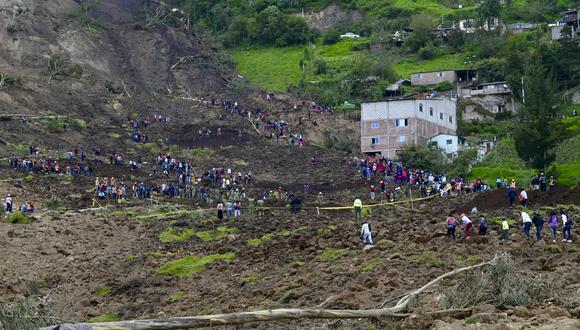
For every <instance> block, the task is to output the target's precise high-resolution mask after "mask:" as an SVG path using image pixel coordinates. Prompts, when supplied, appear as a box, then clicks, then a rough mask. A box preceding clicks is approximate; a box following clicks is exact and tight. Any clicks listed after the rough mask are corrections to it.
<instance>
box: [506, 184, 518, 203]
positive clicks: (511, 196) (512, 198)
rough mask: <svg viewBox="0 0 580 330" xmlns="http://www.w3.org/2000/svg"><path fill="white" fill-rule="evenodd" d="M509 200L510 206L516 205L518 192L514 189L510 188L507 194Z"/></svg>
mask: <svg viewBox="0 0 580 330" xmlns="http://www.w3.org/2000/svg"><path fill="white" fill-rule="evenodd" d="M507 196H508V199H509V201H510V206H515V205H516V190H515V189H514V188H511V187H510V188H509V189H508V193H507Z"/></svg>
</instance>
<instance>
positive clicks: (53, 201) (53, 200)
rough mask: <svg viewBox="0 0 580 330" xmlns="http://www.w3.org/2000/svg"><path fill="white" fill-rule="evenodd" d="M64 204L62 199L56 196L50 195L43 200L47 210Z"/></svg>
mask: <svg viewBox="0 0 580 330" xmlns="http://www.w3.org/2000/svg"><path fill="white" fill-rule="evenodd" d="M63 205H64V203H63V201H62V199H60V197H58V196H52V197H50V198H48V199H47V200H45V201H44V207H46V208H47V209H49V210H56V209H58V208H60V207H62V206H63Z"/></svg>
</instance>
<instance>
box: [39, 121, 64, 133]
mask: <svg viewBox="0 0 580 330" xmlns="http://www.w3.org/2000/svg"><path fill="white" fill-rule="evenodd" d="M64 126H65V122H64V121H63V120H60V119H50V120H48V121H46V122H45V123H44V127H45V128H46V130H48V131H49V132H51V133H55V134H61V133H64Z"/></svg>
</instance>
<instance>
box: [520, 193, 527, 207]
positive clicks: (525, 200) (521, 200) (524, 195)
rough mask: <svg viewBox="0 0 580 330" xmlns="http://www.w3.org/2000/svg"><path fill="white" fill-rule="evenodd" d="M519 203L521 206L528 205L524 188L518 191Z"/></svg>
mask: <svg viewBox="0 0 580 330" xmlns="http://www.w3.org/2000/svg"><path fill="white" fill-rule="evenodd" d="M520 203H521V204H522V206H523V207H526V205H528V192H527V191H526V189H523V190H522V191H521V192H520Z"/></svg>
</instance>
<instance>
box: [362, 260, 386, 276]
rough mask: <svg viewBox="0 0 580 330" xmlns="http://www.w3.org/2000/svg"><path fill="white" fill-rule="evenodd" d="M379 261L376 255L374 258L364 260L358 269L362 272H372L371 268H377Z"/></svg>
mask: <svg viewBox="0 0 580 330" xmlns="http://www.w3.org/2000/svg"><path fill="white" fill-rule="evenodd" d="M380 263H381V259H380V258H378V257H376V258H372V259H371V260H369V261H367V262H365V263H364V264H362V266H361V268H360V271H361V272H363V273H369V272H372V271H373V270H375V268H377V266H378V265H379V264H380Z"/></svg>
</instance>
